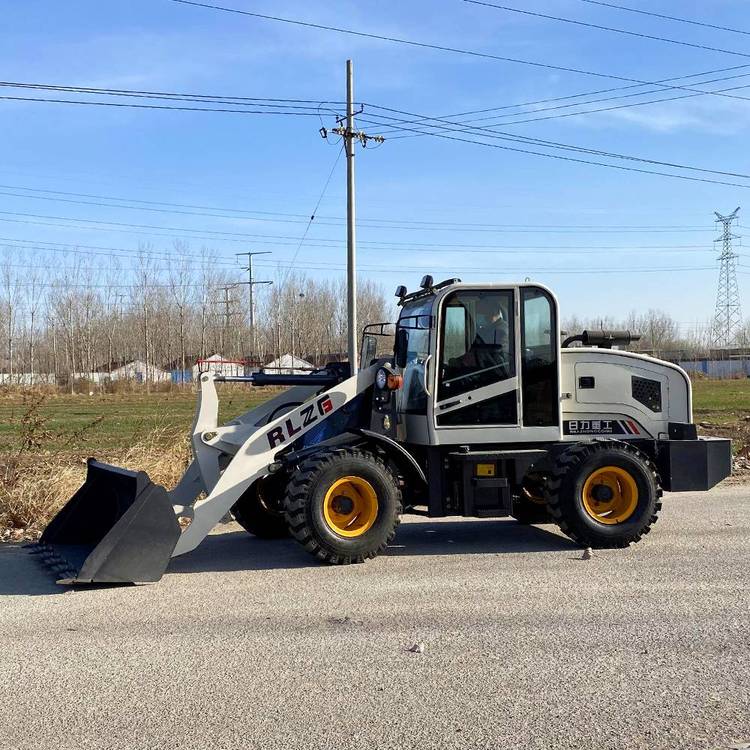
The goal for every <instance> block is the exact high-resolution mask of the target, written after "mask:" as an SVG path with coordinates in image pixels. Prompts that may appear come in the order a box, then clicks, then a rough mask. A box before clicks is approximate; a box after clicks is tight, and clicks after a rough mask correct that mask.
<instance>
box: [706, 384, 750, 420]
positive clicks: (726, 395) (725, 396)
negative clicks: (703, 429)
mask: <svg viewBox="0 0 750 750" xmlns="http://www.w3.org/2000/svg"><path fill="white" fill-rule="evenodd" d="M693 412H694V418H695V421H696V422H712V423H716V424H732V423H733V422H736V421H737V420H738V419H742V418H743V417H745V416H748V415H750V378H743V379H742V380H694V381H693Z"/></svg>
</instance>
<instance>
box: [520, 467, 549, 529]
mask: <svg viewBox="0 0 750 750" xmlns="http://www.w3.org/2000/svg"><path fill="white" fill-rule="evenodd" d="M543 485H544V477H541V476H537V475H534V476H533V477H532V476H528V475H527V476H526V477H524V479H523V482H522V484H521V488H520V494H519V495H518V496H516V497H514V498H513V512H512V513H511V514H510V515H511V517H512V518H515V519H516V521H518V523H522V524H534V523H552V518H550V515H549V511H548V510H547V503H546V502H545V500H544V490H543Z"/></svg>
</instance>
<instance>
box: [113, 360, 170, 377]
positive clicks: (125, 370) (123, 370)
mask: <svg viewBox="0 0 750 750" xmlns="http://www.w3.org/2000/svg"><path fill="white" fill-rule="evenodd" d="M147 371H148V380H149V381H150V382H152V383H166V382H167V381H169V380H171V377H172V376H171V375H170V374H169V373H168V372H167V371H166V370H162V369H160V368H159V367H156V365H149V366H148V368H146V363H145V362H142V361H141V360H140V359H134V360H133V361H132V362H126V363H125V364H124V365H121V366H120V367H117V368H115V369H114V370H112V373H111V374H110V373H104V372H100V373H98V374H99V380H103V379H104V378H110V379H111V380H113V381H114V380H135V381H136V382H138V383H143V382H144V381H145V380H146V372H147Z"/></svg>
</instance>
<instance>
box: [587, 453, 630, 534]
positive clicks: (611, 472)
mask: <svg viewBox="0 0 750 750" xmlns="http://www.w3.org/2000/svg"><path fill="white" fill-rule="evenodd" d="M581 494H582V498H581V499H582V501H583V507H584V510H585V511H586V513H588V515H589V516H591V518H593V519H594V520H595V521H597V522H598V523H603V524H606V525H608V526H611V525H615V524H618V523H624V522H625V521H627V520H628V519H629V518H630V517H631V516H632V515H633V513H635V510H636V508H637V507H638V485H637V484H636V482H635V479H634V478H633V476H632V474H631V473H630V472H629V471H627V470H626V469H623V468H621V467H619V466H603V467H601V468H600V469H595V470H594V471H592V472H591V474H589V476H588V478H587V479H586V482H585V483H584V485H583V491H582V493H581Z"/></svg>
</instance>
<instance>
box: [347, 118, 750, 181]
mask: <svg viewBox="0 0 750 750" xmlns="http://www.w3.org/2000/svg"><path fill="white" fill-rule="evenodd" d="M394 119H395V118H394ZM359 121H360V122H364V123H365V124H368V125H375V126H377V125H381V124H382V121H380V122H378V121H373V120H370V119H365V118H362V117H361V116H360V117H359ZM404 129H405V130H410V131H413V132H416V133H424V134H425V135H429V136H432V137H433V138H444V139H447V140H452V141H459V142H463V143H473V144H474V145H477V146H486V147H488V148H496V149H501V150H503V151H514V152H517V153H522V154H529V155H531V156H541V157H545V158H548V159H556V160H559V161H566V162H573V163H577V164H588V165H590V166H597V167H605V168H608V169H617V170H621V171H625V172H637V173H640V174H650V175H658V176H660V177H669V178H672V179H676V180H686V181H689V182H702V183H708V184H713V185H728V186H730V187H738V188H744V189H747V188H750V185H745V184H742V183H739V182H729V181H727V180H713V179H710V178H707V177H691V176H689V175H684V174H672V173H671V172H662V171H660V170H652V169H643V168H640V167H628V166H625V165H624V164H609V163H607V162H601V161H594V160H593V159H581V158H579V157H573V156H563V155H562V154H550V153H545V152H543V151H533V150H531V149H523V148H517V147H514V146H504V145H501V144H499V143H485V142H484V141H477V140H471V139H469V138H459V137H457V136H455V135H447V134H446V133H434V132H426V131H423V130H416V129H414V128H407V127H405V126H404ZM452 132H461V131H460V130H457V131H452ZM485 137H489V136H485Z"/></svg>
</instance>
